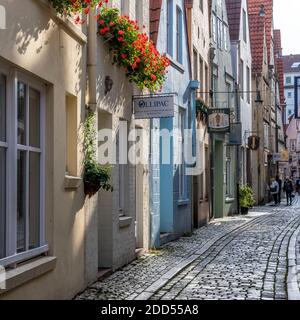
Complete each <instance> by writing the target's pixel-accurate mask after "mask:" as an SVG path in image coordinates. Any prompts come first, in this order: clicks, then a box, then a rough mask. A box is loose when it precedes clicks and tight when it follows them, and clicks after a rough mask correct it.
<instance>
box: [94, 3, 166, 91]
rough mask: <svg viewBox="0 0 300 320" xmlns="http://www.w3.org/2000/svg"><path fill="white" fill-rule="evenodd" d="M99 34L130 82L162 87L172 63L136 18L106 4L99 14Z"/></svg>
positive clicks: (149, 86) (142, 85)
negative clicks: (141, 30)
mask: <svg viewBox="0 0 300 320" xmlns="http://www.w3.org/2000/svg"><path fill="white" fill-rule="evenodd" d="M98 35H99V36H100V37H102V38H103V39H104V41H105V43H106V44H107V45H108V47H109V51H110V53H111V55H112V61H113V62H112V63H113V64H116V65H118V66H119V67H121V68H122V69H123V70H124V71H125V73H126V76H127V77H128V79H129V81H130V82H134V83H135V84H136V85H137V86H138V87H139V88H140V89H145V88H148V89H150V90H152V91H157V90H159V89H161V86H162V85H163V83H164V81H165V78H166V74H167V67H168V66H169V64H170V62H169V60H168V58H167V57H166V56H164V55H161V54H160V53H159V52H158V51H157V49H156V48H155V45H154V44H153V42H152V41H151V40H150V39H149V38H148V36H147V34H146V33H141V32H140V28H139V26H138V25H137V22H136V21H133V20H131V19H130V18H129V17H127V16H120V14H119V10H118V9H116V8H107V7H102V8H101V10H100V14H99V16H98Z"/></svg>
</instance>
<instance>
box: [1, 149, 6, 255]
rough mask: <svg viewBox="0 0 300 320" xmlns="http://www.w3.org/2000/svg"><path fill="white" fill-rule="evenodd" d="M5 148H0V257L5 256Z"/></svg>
mask: <svg viewBox="0 0 300 320" xmlns="http://www.w3.org/2000/svg"><path fill="white" fill-rule="evenodd" d="M5 155H6V150H5V149H4V148H0V259H1V258H3V257H4V256H5V220H6V219H5V214H6V210H5V205H6V201H5V197H6V192H5V191H6V186H5V184H6V183H5V182H6V161H5Z"/></svg>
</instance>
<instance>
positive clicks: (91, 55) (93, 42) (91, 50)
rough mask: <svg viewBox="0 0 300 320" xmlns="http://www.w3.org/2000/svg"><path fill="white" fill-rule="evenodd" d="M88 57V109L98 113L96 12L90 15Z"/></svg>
mask: <svg viewBox="0 0 300 320" xmlns="http://www.w3.org/2000/svg"><path fill="white" fill-rule="evenodd" d="M87 54H88V57H87V73H88V84H87V86H88V90H87V92H88V97H87V101H88V108H89V109H90V110H91V111H94V112H96V111H97V90H96V87H97V84H96V72H97V71H96V68H97V23H96V19H95V17H94V11H93V10H91V12H90V13H89V22H88V52H87Z"/></svg>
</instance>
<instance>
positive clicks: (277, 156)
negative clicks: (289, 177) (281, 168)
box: [273, 150, 289, 162]
mask: <svg viewBox="0 0 300 320" xmlns="http://www.w3.org/2000/svg"><path fill="white" fill-rule="evenodd" d="M288 161H289V152H288V150H282V151H281V152H278V153H273V162H288Z"/></svg>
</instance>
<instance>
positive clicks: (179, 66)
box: [166, 53, 184, 73]
mask: <svg viewBox="0 0 300 320" xmlns="http://www.w3.org/2000/svg"><path fill="white" fill-rule="evenodd" d="M166 57H167V58H168V59H169V60H170V64H171V66H172V67H174V68H175V69H176V70H178V71H179V72H181V73H184V66H183V65H182V64H181V63H180V62H178V61H176V60H175V59H174V58H173V57H171V56H170V55H169V54H168V53H167V54H166Z"/></svg>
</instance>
